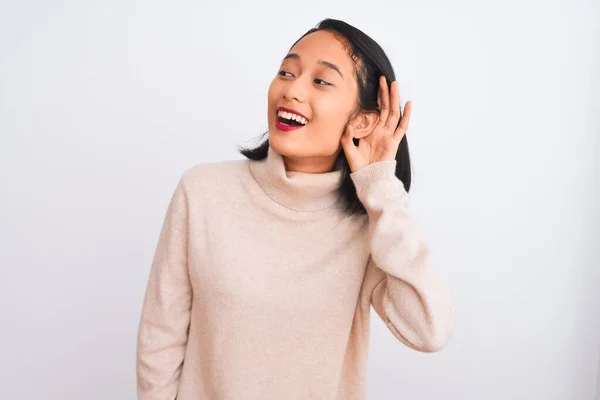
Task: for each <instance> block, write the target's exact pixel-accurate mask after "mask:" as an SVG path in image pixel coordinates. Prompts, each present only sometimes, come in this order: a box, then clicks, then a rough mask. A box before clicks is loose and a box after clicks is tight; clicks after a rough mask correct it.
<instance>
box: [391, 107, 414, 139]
mask: <svg viewBox="0 0 600 400" xmlns="http://www.w3.org/2000/svg"><path fill="white" fill-rule="evenodd" d="M411 110H412V101H407V102H406V104H405V105H404V115H402V119H401V120H400V125H399V126H398V129H396V131H395V132H394V137H395V138H396V139H398V140H401V139H402V137H403V136H404V134H405V133H406V131H407V130H408V124H409V123H410V112H411Z"/></svg>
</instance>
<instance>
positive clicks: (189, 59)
mask: <svg viewBox="0 0 600 400" xmlns="http://www.w3.org/2000/svg"><path fill="white" fill-rule="evenodd" d="M0 4H1V5H0V188H1V190H2V192H1V197H0V202H1V207H0V217H1V219H0V266H1V269H0V307H1V308H0V315H1V317H2V320H1V323H0V346H1V348H0V355H1V356H0V357H1V362H0V377H1V378H0V382H1V383H0V398H2V399H9V398H10V399H57V400H59V399H60V400H71V399H73V400H75V399H78V400H80V399H86V400H96V399H98V400H99V399H131V398H134V397H135V396H136V395H135V345H136V334H137V326H138V321H139V313H140V310H141V301H142V296H143V292H144V290H145V284H146V279H147V276H148V272H149V267H150V263H151V258H152V256H153V252H154V248H155V245H156V242H157V239H158V233H159V229H160V226H161V224H162V219H163V217H164V212H165V211H166V206H167V203H168V201H169V198H170V196H171V194H172V191H173V189H174V187H175V184H176V182H177V179H178V178H179V176H180V175H181V173H182V172H183V171H184V170H186V169H187V168H189V167H190V166H192V165H195V164H198V163H203V162H209V161H214V160H224V159H234V158H242V156H241V155H239V154H237V153H236V146H237V145H242V144H250V143H253V142H252V141H251V139H253V138H255V137H256V136H257V135H259V134H260V133H261V132H263V131H264V130H265V129H266V127H267V121H266V101H267V96H266V94H267V89H268V85H269V83H270V81H271V79H272V78H273V77H274V75H275V74H276V72H277V67H278V65H279V62H280V60H281V58H282V57H283V56H284V55H285V53H286V51H287V49H288V47H289V46H290V45H291V44H292V43H293V42H294V41H295V40H296V39H297V38H298V37H299V36H300V35H301V34H303V33H304V32H305V31H306V30H308V29H309V28H311V27H312V26H314V25H315V24H316V23H317V22H318V21H319V20H321V19H322V18H325V17H335V18H340V19H343V20H346V21H347V22H349V23H351V24H353V25H355V26H356V27H358V28H360V29H362V30H364V31H365V32H366V33H367V34H369V35H371V36H372V37H373V38H374V39H375V40H377V41H378V42H379V43H380V44H381V45H382V46H383V48H384V49H385V50H386V51H387V52H388V55H389V56H390V58H391V60H392V63H393V65H394V67H395V68H396V72H397V76H398V80H399V82H400V90H401V98H402V102H404V101H406V100H407V99H411V100H413V102H414V108H413V118H412V121H411V127H410V130H409V133H408V137H409V143H410V147H411V152H412V153H411V154H412V157H413V165H414V171H415V174H414V186H413V191H412V192H411V207H412V209H413V211H414V213H415V214H416V215H417V216H418V218H419V219H420V220H421V221H422V224H423V225H424V226H425V228H426V230H427V231H428V232H429V235H430V238H431V241H432V247H433V249H434V259H435V261H436V265H437V266H438V268H439V269H440V270H441V272H442V274H443V276H444V277H445V279H446V281H447V283H448V285H449V286H450V287H451V289H452V292H453V294H454V298H455V306H456V310H457V328H456V332H455V334H454V337H453V339H452V341H451V343H450V344H449V345H448V346H447V347H446V348H445V349H444V350H443V351H441V352H439V353H435V354H422V353H418V352H415V351H413V350H410V349H408V348H406V347H404V346H403V345H401V344H400V343H399V342H397V341H396V340H395V339H394V338H393V336H392V335H391V333H389V332H388V331H387V328H385V325H383V323H381V321H380V320H379V319H378V318H373V323H372V325H373V326H372V328H373V331H372V341H371V355H370V362H369V398H370V399H374V400H387V399H389V400H391V399H400V400H433V399H436V400H437V399H442V398H443V399H451V400H517V399H523V400H525V399H527V400H538V399H539V400H554V399H561V400H563V399H564V400H584V399H591V398H593V396H594V391H595V384H596V374H597V368H598V354H599V353H598V350H599V339H600V324H599V316H600V314H599V313H600V306H598V300H599V299H598V295H597V284H598V278H599V276H598V273H597V269H598V267H599V266H600V265H599V264H600V252H599V250H598V245H599V244H600V212H599V211H600V205H599V204H600V187H599V186H600V174H599V170H600V166H599V165H598V164H599V162H598V161H597V159H595V157H598V144H599V141H600V138H599V136H600V117H599V111H600V95H599V89H600V81H599V80H600V56H599V47H600V43H599V41H600V39H599V38H600V22H599V16H600V12H599V11H600V3H599V2H598V1H596V0H578V1H575V0H571V1H566V0H564V1H560V2H559V1H543V2H542V1H525V2H524V1H516V0H512V1H507V2H502V3H500V2H493V3H492V2H487V1H486V2H478V1H453V2H446V1H441V0H437V1H433V0H432V1H410V2H409V1H393V2H392V1H390V2H388V3H384V2H378V1H361V2H348V1H347V0H344V1H327V2H325V1H301V2H291V3H289V2H280V1H279V2H271V3H269V2H267V1H264V0H263V1H254V2H244V3H242V2H239V3H237V4H232V3H227V2H214V3H211V4H206V3H205V2H201V1H173V2H157V1H137V2H136V1H134V0H119V1H116V0H111V1H103V2H99V1H97V2H91V1H87V2H86V1H76V0H72V1H64V0H58V1H52V2H49V1H41V0H29V1H8V0H2V1H1V3H0ZM232 245H233V246H235V244H232ZM243 250H244V249H241V251H243ZM373 316H374V317H375V316H376V314H374V313H373Z"/></svg>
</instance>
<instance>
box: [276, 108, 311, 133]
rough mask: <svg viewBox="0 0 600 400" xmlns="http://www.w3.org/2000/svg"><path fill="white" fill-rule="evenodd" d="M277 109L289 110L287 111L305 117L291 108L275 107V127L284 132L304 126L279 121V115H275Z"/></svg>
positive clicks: (277, 111)
mask: <svg viewBox="0 0 600 400" xmlns="http://www.w3.org/2000/svg"><path fill="white" fill-rule="evenodd" d="M279 111H285V112H289V113H292V114H296V115H299V116H301V117H304V118H306V117H305V116H304V115H302V114H301V113H299V112H298V111H296V110H293V109H291V108H286V107H277V109H276V110H275V127H276V128H277V129H279V130H281V131H284V132H290V131H293V130H296V129H300V128H302V127H304V125H298V126H295V125H286V124H284V123H282V122H280V121H279V117H278V116H277V114H278V113H279ZM306 120H307V121H308V118H306Z"/></svg>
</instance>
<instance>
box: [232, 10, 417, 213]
mask: <svg viewBox="0 0 600 400" xmlns="http://www.w3.org/2000/svg"><path fill="white" fill-rule="evenodd" d="M321 30H324V31H329V32H332V33H333V34H334V35H336V37H338V38H339V39H341V40H343V41H344V42H345V44H346V45H347V46H348V51H349V53H350V54H349V55H350V58H351V59H352V60H354V62H355V65H356V76H357V80H358V109H359V111H363V112H378V113H379V112H380V110H379V105H378V104H377V94H378V90H379V77H380V76H381V75H383V76H385V78H386V80H387V83H388V87H389V85H390V84H391V82H393V81H395V80H396V75H395V74H394V69H393V68H392V64H391V63H390V60H389V59H388V57H387V55H386V54H385V52H384V51H383V49H382V48H381V46H379V44H378V43H377V42H376V41H375V40H373V39H371V38H370V37H369V36H368V35H367V34H365V33H364V32H362V31H361V30H359V29H357V28H355V27H353V26H352V25H350V24H347V23H346V22H343V21H340V20H335V19H330V18H327V19H324V20H323V21H321V22H319V23H318V24H317V26H316V27H315V28H312V29H310V30H309V31H308V32H306V33H305V34H304V35H302V36H301V37H300V39H298V40H297V41H296V42H295V43H294V44H293V45H292V46H291V47H290V49H291V48H293V47H294V46H295V45H296V43H298V42H299V41H300V40H301V39H302V38H303V37H305V36H306V35H309V34H311V33H313V32H317V31H321ZM398 124H399V123H398ZM267 134H268V132H265V133H264V134H263V137H264V135H267ZM353 140H354V144H355V145H357V144H358V141H359V139H353ZM268 150H269V139H268V138H267V139H266V140H265V141H264V142H262V143H261V144H259V145H258V146H257V147H253V148H245V147H239V151H240V153H242V154H243V155H244V156H246V157H247V158H248V159H250V160H264V159H265V158H266V157H267V154H268ZM335 169H340V170H341V171H342V183H341V186H340V189H339V190H340V200H341V203H342V207H343V209H344V211H346V212H347V213H348V214H349V215H353V214H355V213H359V214H366V210H365V208H364V206H363V204H362V203H361V202H360V200H359V199H358V196H357V195H356V187H355V186H354V183H353V182H352V179H351V178H350V172H351V171H350V166H349V165H348V161H347V160H346V156H345V155H344V151H343V150H342V151H340V154H339V155H338V158H337V159H336V161H335ZM396 176H397V177H398V179H400V180H401V181H402V183H403V185H404V189H406V191H407V192H408V191H409V190H410V183H411V168H410V155H409V152H408V142H407V140H406V135H404V137H403V138H402V140H401V141H400V146H398V152H397V153H396Z"/></svg>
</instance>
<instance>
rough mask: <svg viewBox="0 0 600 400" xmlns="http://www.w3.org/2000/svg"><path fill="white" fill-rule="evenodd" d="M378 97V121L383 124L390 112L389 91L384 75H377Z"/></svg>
mask: <svg viewBox="0 0 600 400" xmlns="http://www.w3.org/2000/svg"><path fill="white" fill-rule="evenodd" d="M379 99H380V101H381V105H380V108H381V111H380V113H379V123H380V124H381V125H382V126H384V125H385V124H386V123H387V119H388V114H389V112H390V92H389V90H388V84H387V81H386V79H385V76H383V75H381V76H380V77H379Z"/></svg>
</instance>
